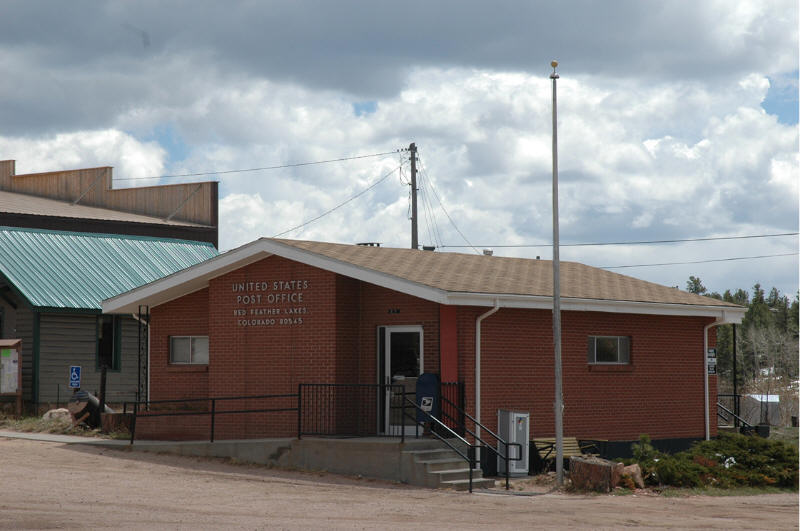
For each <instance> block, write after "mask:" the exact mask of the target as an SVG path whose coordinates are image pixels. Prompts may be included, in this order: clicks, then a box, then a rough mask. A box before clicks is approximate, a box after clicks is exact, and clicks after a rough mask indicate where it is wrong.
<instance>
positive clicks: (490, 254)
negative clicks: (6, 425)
mask: <svg viewBox="0 0 800 531" xmlns="http://www.w3.org/2000/svg"><path fill="white" fill-rule="evenodd" d="M493 254H494V251H492V250H491V249H484V250H483V256H492V255H493Z"/></svg>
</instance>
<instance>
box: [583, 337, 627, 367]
mask: <svg viewBox="0 0 800 531" xmlns="http://www.w3.org/2000/svg"><path fill="white" fill-rule="evenodd" d="M588 361H589V363H594V364H603V363H608V364H628V363H630V362H631V338H629V337H626V336H589V352H588Z"/></svg>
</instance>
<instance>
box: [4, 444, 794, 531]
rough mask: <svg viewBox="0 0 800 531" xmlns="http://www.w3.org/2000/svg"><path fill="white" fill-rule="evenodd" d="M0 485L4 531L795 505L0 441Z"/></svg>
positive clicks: (748, 515) (672, 516)
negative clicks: (571, 490) (404, 481)
mask: <svg viewBox="0 0 800 531" xmlns="http://www.w3.org/2000/svg"><path fill="white" fill-rule="evenodd" d="M0 486H2V495H0V528H4V529H5V528H9V529H12V528H13V529H50V528H62V529H63V528H66V529H121V528H127V529H145V528H146V529H153V528H162V529H163V528H167V529H232V528H236V529H422V528H426V529H437V528H438V529H487V528H488V529H531V528H547V529H555V528H573V529H574V528H591V529H598V528H609V529H611V528H620V527H639V528H653V529H655V528H659V529H663V528H680V529H797V528H798V497H797V495H796V494H770V495H761V496H742V497H709V496H694V497H686V498H665V497H660V496H635V495H628V496H600V495H597V496H587V495H574V494H563V493H553V492H550V493H541V494H536V495H529V496H524V495H519V493H518V494H517V495H507V494H490V493H479V494H473V495H469V494H467V493H460V492H450V491H440V490H427V489H419V488H413V487H408V486H405V485H397V484H392V483H387V482H381V481H370V480H366V479H358V478H348V477H341V476H335V475H332V474H325V473H318V474H312V473H301V472H293V471H283V470H275V469H268V468H266V467H259V466H250V465H247V466H245V465H240V464H235V463H230V462H228V461H222V460H217V459H196V458H188V457H179V456H172V455H155V454H146V453H138V452H129V451H125V450H120V449H108V448H98V447H93V446H87V445H83V444H63V443H58V442H43V441H32V440H22V439H10V438H0ZM539 490H542V489H539ZM498 492H499V491H498Z"/></svg>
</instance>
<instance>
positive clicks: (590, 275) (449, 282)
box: [272, 239, 740, 308]
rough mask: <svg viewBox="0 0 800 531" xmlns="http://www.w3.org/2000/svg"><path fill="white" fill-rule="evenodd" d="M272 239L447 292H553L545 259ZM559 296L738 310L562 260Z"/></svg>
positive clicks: (549, 271)
mask: <svg viewBox="0 0 800 531" xmlns="http://www.w3.org/2000/svg"><path fill="white" fill-rule="evenodd" d="M272 241H275V242H277V243H281V244H284V245H287V246H290V247H294V248H297V249H303V250H305V251H309V252H311V253H314V254H317V255H320V256H324V257H327V258H332V259H334V260H338V261H340V262H344V263H346V264H350V265H353V266H357V267H361V268H364V269H369V270H372V271H377V272H380V273H383V274H386V275H391V276H394V277H397V278H400V279H403V280H407V281H411V282H415V283H418V284H421V285H423V286H428V287H431V288H434V289H439V290H443V291H447V292H454V293H482V294H493V295H523V296H543V297H550V296H552V293H553V282H552V277H553V266H552V261H550V260H532V259H529V258H506V257H501V256H484V255H474V254H462V253H439V252H431V251H416V250H413V249H396V248H389V247H369V246H360V245H344V244H338V243H325V242H312V241H300V240H282V239H274V240H272ZM561 296H562V297H564V298H576V299H589V300H610V301H630V302H649V303H662V304H685V305H692V306H719V307H730V308H740V307H739V306H738V305H736V304H732V303H729V302H725V301H720V300H717V299H712V298H710V297H703V296H700V295H695V294H693V293H688V292H685V291H682V290H679V289H676V288H670V287H667V286H662V285H660V284H654V283H652V282H647V281H644V280H639V279H637V278H633V277H629V276H625V275H620V274H618V273H612V272H610V271H606V270H604V269H599V268H596V267H591V266H587V265H584V264H580V263H577V262H564V261H562V262H561Z"/></svg>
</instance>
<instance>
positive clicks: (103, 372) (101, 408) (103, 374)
mask: <svg viewBox="0 0 800 531" xmlns="http://www.w3.org/2000/svg"><path fill="white" fill-rule="evenodd" d="M107 376H108V366H107V365H106V364H105V363H104V364H103V365H102V367H100V396H99V397H98V400H99V401H100V404H98V406H97V424H98V425H99V426H100V430H101V431H102V429H103V413H104V412H105V410H106V377H107Z"/></svg>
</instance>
